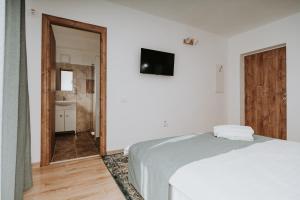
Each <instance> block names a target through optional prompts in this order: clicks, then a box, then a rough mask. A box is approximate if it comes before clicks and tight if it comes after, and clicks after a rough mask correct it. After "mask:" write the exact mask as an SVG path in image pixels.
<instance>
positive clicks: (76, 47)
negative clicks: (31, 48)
mask: <svg viewBox="0 0 300 200" xmlns="http://www.w3.org/2000/svg"><path fill="white" fill-rule="evenodd" d="M42 23H43V30H42V34H43V35H42V107H41V108H42V120H41V122H42V124H41V127H42V130H41V132H42V141H41V151H42V152H41V166H46V165H48V164H49V163H50V162H52V161H61V160H67V159H73V158H79V157H85V156H91V155H96V154H99V153H100V155H105V154H106V28H104V27H100V26H95V25H91V24H86V23H82V22H77V21H73V20H68V19H63V18H59V17H54V16H49V15H43V21H42Z"/></svg>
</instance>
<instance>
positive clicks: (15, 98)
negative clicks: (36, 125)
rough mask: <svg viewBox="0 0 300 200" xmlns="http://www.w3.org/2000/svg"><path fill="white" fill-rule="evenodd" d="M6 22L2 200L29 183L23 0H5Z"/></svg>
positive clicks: (17, 197)
mask: <svg viewBox="0 0 300 200" xmlns="http://www.w3.org/2000/svg"><path fill="white" fill-rule="evenodd" d="M5 23H6V24H5V50H4V51H5V55H4V78H3V116H2V117H3V125H2V167H1V170H2V180H1V181H2V183H1V187H2V194H1V199H3V200H13V199H15V200H20V199H23V192H24V191H25V190H27V189H29V188H30V187H31V186H32V174H31V152H30V119H29V96H28V80H27V60H26V41H25V0H6V17H5Z"/></svg>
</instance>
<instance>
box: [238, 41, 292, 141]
mask: <svg viewBox="0 0 300 200" xmlns="http://www.w3.org/2000/svg"><path fill="white" fill-rule="evenodd" d="M244 62H245V123H246V125H248V126H251V127H252V128H253V129H254V131H255V133H256V134H258V135H263V136H268V137H272V138H279V139H286V135H287V133H286V48H285V47H282V48H278V49H273V50H269V51H265V52H262V53H257V54H253V55H249V56H245V58H244Z"/></svg>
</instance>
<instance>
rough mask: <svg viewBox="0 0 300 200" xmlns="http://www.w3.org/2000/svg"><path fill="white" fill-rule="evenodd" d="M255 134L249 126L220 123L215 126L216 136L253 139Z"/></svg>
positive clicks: (231, 138) (232, 138)
mask: <svg viewBox="0 0 300 200" xmlns="http://www.w3.org/2000/svg"><path fill="white" fill-rule="evenodd" d="M253 134H254V130H253V129H252V128H251V127H249V126H240V125H220V126H215V127H214V135H215V136H216V137H221V138H227V139H230V140H244V141H253V140H254V139H253V136H252V135H253Z"/></svg>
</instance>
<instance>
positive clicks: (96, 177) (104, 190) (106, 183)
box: [24, 157, 125, 200]
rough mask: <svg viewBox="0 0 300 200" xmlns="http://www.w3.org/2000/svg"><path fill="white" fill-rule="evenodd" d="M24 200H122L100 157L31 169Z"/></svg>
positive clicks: (120, 193)
mask: <svg viewBox="0 0 300 200" xmlns="http://www.w3.org/2000/svg"><path fill="white" fill-rule="evenodd" d="M33 182H34V184H33V188H31V189H30V190H29V191H27V192H26V193H25V195H24V199H25V200H125V198H124V196H123V194H122V192H121V191H120V189H119V188H118V186H117V184H116V183H115V181H114V179H113V178H112V176H111V175H110V173H109V171H108V170H107V168H106V167H105V165H104V163H103V161H102V160H101V159H100V158H99V157H93V158H87V159H82V160H76V161H68V162H64V163H57V164H52V165H49V166H47V167H43V168H40V167H34V168H33Z"/></svg>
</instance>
